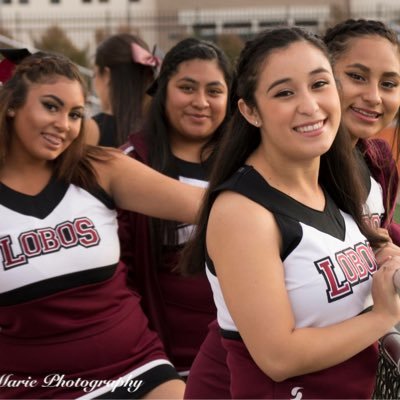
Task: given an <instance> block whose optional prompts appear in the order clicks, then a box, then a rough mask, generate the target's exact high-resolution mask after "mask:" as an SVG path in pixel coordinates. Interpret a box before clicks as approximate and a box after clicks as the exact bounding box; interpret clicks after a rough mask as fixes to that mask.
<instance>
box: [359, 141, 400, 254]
mask: <svg viewBox="0 0 400 400" xmlns="http://www.w3.org/2000/svg"><path fill="white" fill-rule="evenodd" d="M363 146H364V149H365V160H366V162H367V165H368V167H369V170H370V171H371V175H372V176H373V177H374V179H375V180H376V181H377V182H378V183H379V184H380V185H381V187H382V191H383V204H384V206H385V210H386V215H385V219H384V221H383V224H382V226H383V227H385V228H386V229H388V231H389V234H390V236H391V238H392V240H393V242H394V243H395V244H396V245H398V246H399V245H400V225H399V224H397V223H396V222H394V220H393V216H394V211H395V208H396V199H397V192H398V187H399V175H398V172H397V166H396V162H395V160H394V158H393V155H392V151H391V149H390V146H389V144H388V143H387V142H386V141H385V140H383V139H371V140H368V141H365V142H364V144H363Z"/></svg>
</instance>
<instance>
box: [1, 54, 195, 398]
mask: <svg viewBox="0 0 400 400" xmlns="http://www.w3.org/2000/svg"><path fill="white" fill-rule="evenodd" d="M85 96H86V90H85V85H84V81H83V79H82V77H81V75H80V74H79V71H78V69H77V67H76V66H75V65H74V64H73V63H72V62H71V61H70V60H69V59H67V58H65V57H63V56H61V55H55V54H46V53H36V54H34V55H31V56H29V57H27V58H25V59H24V60H23V61H22V62H21V64H19V65H18V66H17V67H16V69H15V73H14V75H13V76H12V77H11V79H10V80H8V81H7V82H6V83H5V84H4V86H2V88H1V90H0V215H1V224H0V265H2V268H1V269H0V354H1V357H0V377H2V379H3V381H4V380H7V382H8V383H5V384H4V385H1V386H2V388H1V390H0V398H77V397H81V396H85V398H94V397H96V398H98V397H99V396H100V397H101V396H104V397H107V398H108V397H110V396H115V397H118V398H126V397H127V396H129V398H143V397H146V398H181V397H182V395H183V390H184V384H183V382H182V381H181V380H180V379H179V375H178V374H177V372H176V370H175V368H174V367H173V366H172V365H171V363H170V362H169V360H168V359H167V356H166V355H165V353H164V349H163V346H162V343H161V342H160V341H159V339H158V337H157V335H156V334H155V333H154V332H152V331H151V330H150V329H149V328H148V324H147V319H146V317H145V315H144V313H143V311H142V309H141V306H140V298H139V296H138V295H137V293H135V292H134V291H133V290H132V289H130V288H128V287H127V285H126V272H127V271H126V266H125V265H124V264H123V263H122V262H120V260H119V258H120V248H119V239H118V235H117V218H116V216H117V213H116V207H123V208H125V209H128V210H131V211H136V212H140V213H145V214H149V215H151V216H154V217H157V218H165V219H172V220H176V219H178V220H180V221H185V222H187V223H194V222H195V217H196V214H197V209H198V206H199V203H200V200H201V196H202V194H203V190H201V189H199V188H195V187H193V186H191V185H186V184H183V183H181V182H179V181H177V180H175V179H171V178H168V177H166V176H164V175H161V174H160V173H158V172H156V171H154V170H152V169H151V168H149V167H147V166H145V165H144V164H142V163H140V162H138V161H136V160H133V159H131V158H130V157H127V156H125V155H123V154H122V153H121V152H120V151H118V150H116V149H107V148H101V147H96V146H87V145H85V143H84V141H85V140H84V138H85V132H84V124H83V115H84V104H85V99H86V98H85ZM7 377H10V379H8V378H7Z"/></svg>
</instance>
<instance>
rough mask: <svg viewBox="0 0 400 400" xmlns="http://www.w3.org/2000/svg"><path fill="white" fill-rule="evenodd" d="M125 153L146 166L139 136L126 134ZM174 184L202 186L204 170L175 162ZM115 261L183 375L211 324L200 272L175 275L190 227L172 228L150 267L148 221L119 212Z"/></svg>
mask: <svg viewBox="0 0 400 400" xmlns="http://www.w3.org/2000/svg"><path fill="white" fill-rule="evenodd" d="M122 149H123V151H124V152H125V154H127V155H129V156H130V157H133V158H135V159H137V160H139V161H141V162H143V163H145V164H148V155H147V143H146V140H145V138H144V135H143V134H142V133H140V132H139V133H135V134H133V135H130V137H129V141H128V142H127V143H126V144H125V145H124V146H122ZM174 165H175V166H176V169H177V174H178V179H179V180H180V181H182V182H185V183H187V184H191V185H196V186H200V187H205V186H207V184H208V183H207V176H206V168H205V166H204V165H202V164H196V163H191V162H187V161H184V160H181V159H178V158H175V160H174ZM118 219H119V236H120V242H121V251H122V253H121V259H122V260H123V261H124V262H125V263H126V264H127V265H128V268H129V282H130V285H131V286H132V287H134V288H135V290H137V291H138V293H139V294H140V295H141V296H142V304H143V308H144V310H145V312H146V315H147V317H148V319H149V322H150V326H151V327H152V328H153V329H155V330H156V331H157V333H158V334H159V337H160V338H161V340H162V342H163V344H164V347H165V350H166V352H167V355H168V356H169V359H170V360H171V362H172V363H173V365H174V366H175V367H176V369H177V370H178V371H179V373H180V375H181V376H186V375H187V374H188V371H189V369H190V368H191V365H192V362H193V360H194V358H195V357H196V354H197V352H198V350H199V348H200V345H201V343H202V342H203V340H204V338H205V336H206V334H207V326H208V324H209V323H210V322H211V321H212V320H214V319H215V317H216V309H215V305H214V302H213V298H212V292H211V288H210V285H209V283H208V280H207V277H206V275H205V273H203V274H201V275H199V276H196V277H183V276H182V275H181V274H180V273H179V271H177V270H176V265H177V263H178V261H179V257H180V252H181V250H182V247H183V245H184V244H185V243H186V242H187V240H188V238H189V236H190V234H191V232H192V230H193V225H188V224H184V223H181V224H178V227H177V229H178V231H177V237H178V243H177V245H176V246H171V245H168V243H167V241H166V242H165V243H164V246H163V250H162V260H161V262H160V264H159V265H155V264H156V263H155V261H154V259H153V251H152V240H151V238H150V228H149V218H148V217H147V216H144V215H141V214H138V213H134V212H129V211H120V212H119V216H118Z"/></svg>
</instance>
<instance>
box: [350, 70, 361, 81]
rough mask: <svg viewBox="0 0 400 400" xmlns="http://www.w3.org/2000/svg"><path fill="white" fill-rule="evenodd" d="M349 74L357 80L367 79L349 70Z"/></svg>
mask: <svg viewBox="0 0 400 400" xmlns="http://www.w3.org/2000/svg"><path fill="white" fill-rule="evenodd" d="M347 76H349V77H350V78H351V79H353V80H355V81H365V79H364V78H363V77H362V76H361V75H359V74H355V73H354V72H347Z"/></svg>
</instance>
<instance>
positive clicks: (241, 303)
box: [182, 27, 400, 399]
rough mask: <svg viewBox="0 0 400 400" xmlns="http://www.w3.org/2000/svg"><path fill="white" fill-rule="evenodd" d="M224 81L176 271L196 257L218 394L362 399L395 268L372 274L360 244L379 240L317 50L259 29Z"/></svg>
mask: <svg viewBox="0 0 400 400" xmlns="http://www.w3.org/2000/svg"><path fill="white" fill-rule="evenodd" d="M233 87H234V88H236V92H235V95H236V96H237V99H238V103H237V107H236V108H235V109H234V110H233V117H232V120H231V123H230V124H229V126H228V130H227V131H226V133H225V135H224V136H223V138H222V141H221V143H220V147H219V150H218V154H217V157H216V162H215V164H214V167H213V171H212V174H211V179H210V185H209V188H208V191H207V195H206V198H205V201H204V205H203V211H202V213H201V216H200V219H199V223H198V229H197V230H196V233H195V235H194V236H193V237H192V238H191V240H190V242H189V244H188V245H187V247H186V251H185V253H184V256H183V260H182V268H184V270H185V271H186V272H187V273H189V274H190V273H191V274H194V273H196V272H202V271H203V270H204V265H206V273H207V277H208V279H209V281H210V284H211V287H212V291H213V295H214V301H215V304H216V307H217V310H218V313H217V320H218V325H219V328H220V342H218V338H216V337H215V335H214V336H213V344H214V347H217V346H218V343H221V341H222V345H223V347H224V349H225V350H226V352H227V356H226V358H225V359H222V360H221V359H219V362H220V363H225V364H226V365H227V367H228V368H229V372H230V373H229V375H228V377H229V378H228V381H224V383H225V384H226V387H227V388H228V390H229V391H230V397H229V398H243V399H249V398H251V399H270V398H282V399H288V398H292V396H300V395H301V396H303V397H304V398H308V399H310V398H311V399H313V398H314V399H322V398H327V399H332V398H370V396H371V394H372V391H373V388H374V384H375V374H376V368H377V360H378V354H377V349H376V341H377V339H378V338H379V337H381V336H382V335H383V334H385V333H386V331H387V330H388V329H390V328H391V326H392V324H393V323H396V322H397V321H398V320H399V318H400V298H399V296H398V295H397V293H396V291H395V289H394V287H393V283H392V277H393V274H394V272H395V269H397V268H399V265H400V262H399V257H398V256H397V257H393V260H392V261H391V262H390V263H386V262H383V265H384V266H385V267H387V268H380V269H378V266H377V261H376V260H375V257H374V253H373V251H372V248H371V247H370V244H371V245H372V246H374V247H375V246H379V245H380V244H382V243H386V240H387V239H386V238H385V237H384V236H381V235H379V234H378V233H377V232H376V231H375V230H374V229H372V228H371V227H370V226H368V225H367V224H365V222H364V220H363V218H362V212H361V211H362V204H363V201H364V197H363V191H362V190H361V188H362V185H361V176H360V174H359V171H358V168H357V164H356V160H355V158H354V154H353V152H352V150H351V140H350V136H349V135H348V134H347V132H345V131H344V130H343V129H340V128H339V127H340V114H341V113H340V111H341V110H340V101H339V95H338V92H337V89H336V84H335V78H334V75H333V72H332V67H331V65H330V61H329V56H328V52H327V49H326V47H325V46H324V43H323V42H322V41H321V40H320V39H319V38H318V37H316V36H314V35H313V34H311V33H308V32H306V31H304V30H302V29H300V28H296V27H293V28H278V29H272V30H268V31H265V32H261V33H260V34H259V35H258V36H256V37H255V38H254V39H253V40H251V41H249V42H247V43H246V45H245V47H244V49H243V50H242V52H241V54H240V56H239V59H238V62H237V69H236V81H235V82H234V84H233ZM372 304H373V309H372V311H370V312H364V311H365V310H366V308H368V307H369V306H371V305H372ZM327 344H329V345H327ZM203 360H204V361H203V365H202V368H201V369H198V370H200V371H202V373H203V375H205V376H208V373H209V370H210V366H211V365H212V363H211V362H210V361H209V360H208V363H207V360H206V359H205V358H203ZM214 364H215V361H214ZM349 371H351V379H349ZM220 385H221V380H220V379H217V380H215V381H214V382H211V387H214V386H215V387H219V386H220ZM187 398H190V397H189V396H187Z"/></svg>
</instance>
